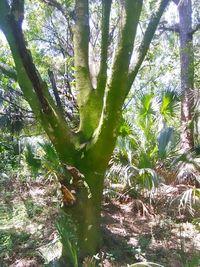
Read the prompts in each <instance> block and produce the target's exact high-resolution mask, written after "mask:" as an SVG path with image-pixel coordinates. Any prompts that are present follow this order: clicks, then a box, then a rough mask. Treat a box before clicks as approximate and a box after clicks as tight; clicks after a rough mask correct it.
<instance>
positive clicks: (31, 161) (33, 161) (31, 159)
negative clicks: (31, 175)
mask: <svg viewBox="0 0 200 267" xmlns="http://www.w3.org/2000/svg"><path fill="white" fill-rule="evenodd" d="M25 158H26V162H27V163H28V165H29V167H30V168H31V169H32V171H33V172H37V171H38V170H39V168H40V167H41V159H39V158H36V155H35V152H34V149H33V147H32V146H31V145H30V144H28V145H27V146H26V153H25Z"/></svg>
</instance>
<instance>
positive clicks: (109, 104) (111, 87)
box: [89, 0, 142, 162]
mask: <svg viewBox="0 0 200 267" xmlns="http://www.w3.org/2000/svg"><path fill="white" fill-rule="evenodd" d="M141 10H142V0H135V1H133V0H127V1H126V2H125V7H124V22H123V27H122V31H121V38H120V41H119V44H118V49H117V53H116V56H115V59H114V63H113V68H112V75H111V78H110V81H109V83H108V85H107V87H106V97H105V100H104V107H103V112H102V115H101V119H100V123H99V126H98V128H97V130H96V132H95V134H94V136H93V140H92V144H91V146H92V148H91V152H89V153H91V157H95V156H96V157H99V158H98V160H100V162H101V161H102V162H103V161H104V159H102V156H103V155H104V153H103V149H104V148H105V147H107V150H108V151H109V150H110V151H111V153H112V151H113V147H114V144H115V141H116V138H117V132H116V131H117V127H118V123H119V120H120V117H121V109H122V105H123V102H124V98H125V95H126V89H127V81H128V69H129V64H130V59H131V55H132V51H133V46H134V40H135V36H136V30H137V25H138V22H139V17H140V13H141ZM97 151H98V153H97ZM93 153H95V156H94V155H93ZM109 157H110V155H109ZM105 160H108V159H105Z"/></svg>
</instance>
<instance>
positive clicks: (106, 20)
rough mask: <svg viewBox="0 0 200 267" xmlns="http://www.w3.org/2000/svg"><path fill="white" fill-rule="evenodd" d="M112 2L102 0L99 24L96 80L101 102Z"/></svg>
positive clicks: (103, 89) (105, 72)
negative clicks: (98, 55) (99, 37)
mask: <svg viewBox="0 0 200 267" xmlns="http://www.w3.org/2000/svg"><path fill="white" fill-rule="evenodd" d="M111 4H112V0H102V22H101V62H100V69H99V75H98V80H97V93H98V95H99V96H100V99H102V101H103V95H104V91H105V86H106V80H107V68H108V66H107V57H108V46H109V24H110V11H111Z"/></svg>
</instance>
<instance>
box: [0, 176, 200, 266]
mask: <svg viewBox="0 0 200 267" xmlns="http://www.w3.org/2000/svg"><path fill="white" fill-rule="evenodd" d="M170 190H171V191H170ZM172 191H173V192H176V193H177V192H178V189H177V188H175V187H172V186H171V187H170V186H169V187H167V186H165V187H164V190H163V191H162V192H161V193H159V194H157V196H156V198H154V199H151V200H153V202H152V203H151V205H150V204H149V198H142V199H141V198H140V199H139V200H138V199H133V198H131V197H126V198H124V199H123V198H120V199H117V198H113V199H110V198H107V197H106V199H105V201H104V203H103V209H102V219H103V223H102V229H103V234H104V239H103V240H104V242H103V246H102V249H101V251H100V252H99V253H98V254H97V255H96V256H95V258H96V262H97V266H105V267H109V266H116V267H117V266H119V267H123V266H128V264H132V263H135V262H140V261H151V262H156V263H159V264H162V265H163V266H165V267H198V266H200V231H199V230H200V219H199V215H198V214H196V215H195V216H193V217H192V216H191V215H190V214H189V213H188V212H184V214H183V213H181V210H179V208H178V207H180V205H179V206H177V204H176V203H175V202H176V201H174V202H173V203H172V201H167V200H166V195H168V196H169V195H170V194H171V193H170V192H172ZM164 195H165V197H163V196H164ZM155 199H156V201H155ZM176 199H177V198H176ZM168 200H169V198H168ZM179 202H180V201H179ZM60 203H61V198H60V195H59V189H58V186H56V185H55V184H54V183H53V182H51V181H46V182H44V181H42V180H41V181H39V180H38V181H34V182H25V181H24V182H23V181H20V180H17V179H13V178H12V179H11V178H9V177H7V176H5V177H1V178H0V267H7V266H11V267H34V266H35V267H40V266H56V264H55V263H56V257H58V256H59V255H60V253H61V244H60V242H59V238H58V234H57V231H56V227H55V221H56V218H57V217H58V208H59V206H60ZM50 262H51V265H50V264H49V263H50Z"/></svg>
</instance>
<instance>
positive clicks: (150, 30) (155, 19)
mask: <svg viewBox="0 0 200 267" xmlns="http://www.w3.org/2000/svg"><path fill="white" fill-rule="evenodd" d="M168 3H169V0H160V1H159V5H158V9H157V11H156V12H155V13H153V14H152V16H151V19H150V22H149V24H148V26H147V29H146V31H145V34H144V37H143V40H142V42H141V44H140V47H139V49H138V56H137V60H136V62H135V64H134V65H133V67H132V70H131V71H130V73H129V81H128V91H129V90H130V88H131V86H132V84H133V82H134V80H135V77H136V75H137V73H138V71H139V69H140V66H141V65H142V62H143V60H144V58H145V56H146V54H147V51H148V49H149V46H150V43H151V41H152V39H153V36H154V33H155V31H156V28H157V26H158V23H159V21H160V18H161V16H162V14H163V12H164V10H165V8H166V7H167V5H168Z"/></svg>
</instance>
